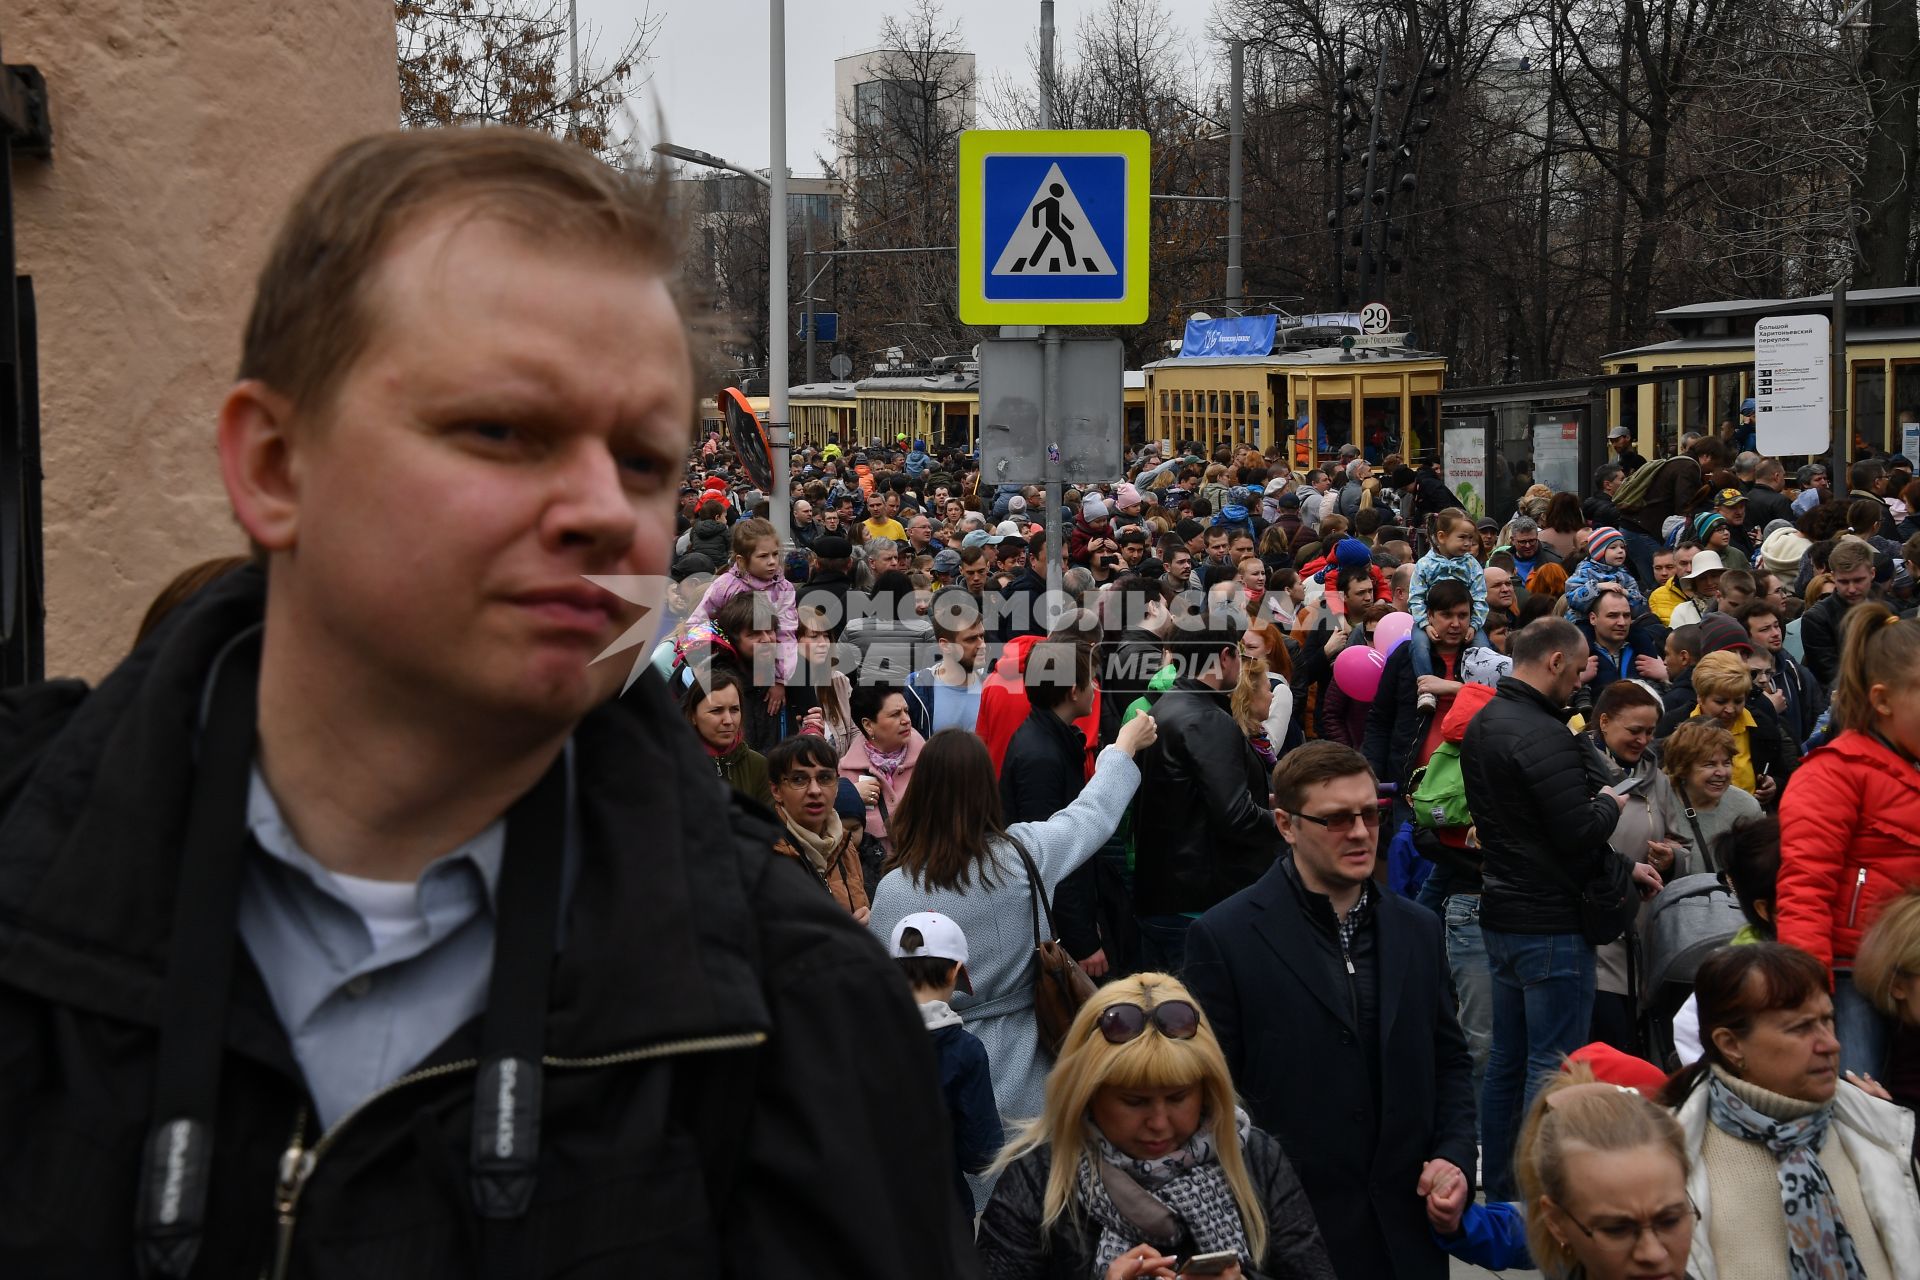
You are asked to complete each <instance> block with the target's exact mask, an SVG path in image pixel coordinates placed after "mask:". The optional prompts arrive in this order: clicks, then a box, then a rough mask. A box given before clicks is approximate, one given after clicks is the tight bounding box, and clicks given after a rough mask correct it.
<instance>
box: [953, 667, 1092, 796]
mask: <svg viewBox="0 0 1920 1280" xmlns="http://www.w3.org/2000/svg"><path fill="white" fill-rule="evenodd" d="M1045 638H1046V637H1045V636H1015V637H1014V638H1013V639H1011V640H1009V641H1007V643H1006V646H1005V647H1004V648H1003V649H1002V650H1001V651H1000V660H999V661H998V662H997V663H995V664H994V668H993V671H992V672H991V673H990V674H989V675H988V676H987V678H986V679H985V680H984V681H982V682H981V685H980V713H979V714H978V715H977V716H975V717H974V721H973V731H974V732H975V733H977V734H979V735H980V740H981V741H982V742H984V743H986V744H987V754H988V755H990V756H992V757H993V772H994V776H995V777H998V776H999V774H1000V763H1001V761H1003V760H1005V759H1006V758H1007V744H1008V743H1010V742H1012V741H1013V733H1014V730H1016V729H1018V728H1019V727H1020V726H1021V725H1022V724H1023V723H1025V721H1026V718H1027V711H1028V709H1029V708H1030V707H1031V705H1032V704H1031V703H1029V702H1028V701H1027V683H1026V680H1025V678H1024V676H1023V675H1022V673H1023V672H1024V671H1025V670H1026V666H1027V654H1028V653H1029V652H1030V651H1031V650H1032V649H1033V646H1035V645H1036V644H1039V643H1040V642H1041V641H1042V640H1044V639H1045ZM1093 708H1094V709H1093V714H1091V715H1089V716H1086V717H1084V718H1083V719H1080V720H1076V721H1074V724H1076V725H1078V726H1079V727H1080V731H1081V732H1082V733H1084V734H1086V735H1087V752H1088V756H1087V776H1088V777H1089V778H1091V777H1092V776H1093V756H1094V754H1095V753H1097V752H1098V751H1099V749H1100V699H1099V697H1098V696H1096V697H1095V698H1094V700H1093Z"/></svg>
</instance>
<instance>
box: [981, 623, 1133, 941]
mask: <svg viewBox="0 0 1920 1280" xmlns="http://www.w3.org/2000/svg"><path fill="white" fill-rule="evenodd" d="M1093 663H1094V654H1093V649H1092V647H1091V646H1090V645H1087V644H1085V643H1082V642H1080V640H1079V637H1078V635H1077V634H1076V633H1073V632H1068V633H1063V634H1058V635H1056V636H1055V637H1052V638H1049V639H1047V640H1043V641H1041V642H1040V643H1039V644H1037V645H1035V646H1033V648H1031V649H1029V650H1028V651H1027V665H1026V669H1025V671H1024V672H1023V673H1022V674H1023V675H1024V676H1025V683H1026V688H1027V718H1026V719H1025V720H1023V721H1022V722H1021V723H1020V727H1019V728H1018V729H1015V730H1014V731H1013V737H1012V739H1011V740H1010V741H1009V742H1008V743H1007V754H1006V758H1005V759H1004V760H1002V761H1001V762H1000V809H1001V816H1002V817H1003V818H1004V819H1005V821H1006V823H1007V825H1009V826H1011V825H1012V824H1014V823H1016V822H1045V821H1046V820H1047V819H1048V818H1051V817H1052V816H1053V815H1054V814H1056V813H1058V812H1060V811H1061V810H1062V809H1064V808H1066V807H1067V806H1068V805H1070V804H1072V803H1073V802H1074V800H1075V799H1076V798H1077V797H1078V796H1079V794H1080V791H1081V789H1082V788H1084V787H1085V786H1086V785H1087V735H1086V734H1084V733H1082V732H1081V731H1080V728H1079V726H1078V725H1076V724H1074V721H1075V720H1079V719H1081V718H1082V717H1084V716H1088V715H1091V714H1092V713H1093V700H1094V696H1095V685H1094V678H1093ZM1053 918H1054V923H1055V924H1056V925H1057V926H1058V927H1059V930H1060V942H1061V944H1062V945H1063V946H1065V947H1066V949H1067V952H1068V954H1070V955H1071V956H1073V958H1074V959H1076V960H1078V961H1079V962H1080V967H1081V968H1082V969H1084V970H1085V971H1086V974H1087V976H1088V977H1089V978H1100V977H1104V976H1106V972H1107V956H1106V953H1105V952H1104V950H1103V949H1102V947H1101V940H1100V926H1099V869H1098V866H1097V864H1095V863H1093V862H1088V863H1087V864H1086V865H1084V866H1082V867H1081V868H1080V869H1079V870H1077V871H1075V872H1073V873H1072V874H1071V875H1069V876H1067V878H1066V879H1064V880H1062V881H1061V882H1060V885H1059V887H1058V888H1057V889H1055V890H1054V897H1053Z"/></svg>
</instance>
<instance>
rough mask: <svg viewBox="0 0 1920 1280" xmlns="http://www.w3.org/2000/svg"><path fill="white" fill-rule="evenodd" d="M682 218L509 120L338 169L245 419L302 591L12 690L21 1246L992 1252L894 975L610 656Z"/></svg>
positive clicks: (672, 350) (236, 443)
mask: <svg viewBox="0 0 1920 1280" xmlns="http://www.w3.org/2000/svg"><path fill="white" fill-rule="evenodd" d="M556 226H558V227H564V228H565V229H566V231H567V234H565V235H563V236H551V235H547V234H545V233H546V232H547V231H548V230H550V229H551V228H554V227H556ZM664 227H665V224H664V222H663V221H662V220H661V217H660V215H659V213H658V212H657V211H656V206H655V205H653V204H652V203H651V202H650V200H649V198H648V197H646V196H645V195H644V194H643V193H642V191H641V190H640V189H639V188H636V187H635V186H633V185H632V184H630V183H628V182H626V181H624V180H621V179H619V178H617V177H616V176H615V175H613V174H611V173H609V172H608V171H607V170H605V169H604V168H603V167H602V166H601V165H600V164H599V162H598V161H596V160H594V159H593V158H592V157H591V156H590V155H588V154H587V153H585V152H582V151H579V150H578V149H576V148H572V147H568V146H565V145H564V144H562V143H560V142H558V141H556V140H553V139H551V138H548V137H545V136H544V135H539V134H534V133H528V132H524V131H516V130H485V131H457V130H447V131H420V132H412V133H407V134H392V135H385V136H380V137H375V138H371V139H367V140H365V141H363V142H360V143H357V144H354V145H352V146H350V147H348V148H346V149H345V150H343V151H342V152H340V153H339V154H337V155H336V156H335V157H334V158H333V159H332V160H331V161H329V162H328V164H327V166H326V167H325V168H324V169H323V170H322V172H321V174H320V176H319V177H318V178H317V179H316V180H315V182H314V183H313V184H312V186H310V187H309V189H308V190H307V191H306V192H305V194H304V195H302V196H301V197H300V199H299V202H298V203H297V204H296V206H295V208H294V210H293V212H292V214H291V215H290V217H289V218H288V220H287V223H286V225H285V226H284V227H283V228H282V230H281V232H280V234H279V236H278V239H277V241H276V243H275V245H274V248H273V249H272V251H271V255H270V257H269V260H268V262H267V265H266V266H265V268H264V270H263V273H262V276H261V283H260V288H259V293H258V296H257V299H256V302H255V305H254V311H253V316H252V320H251V322H250V324H249V326H248V330H247V335H246V339H245V342H244V346H243V353H242V358H241V374H242V379H241V381H239V382H238V383H237V384H236V385H235V386H234V388H233V389H232V390H231V391H230V392H229V393H228V395H227V398H226V400H225V402H224V403H223V405H222V407H221V410H220V415H219V427H218V437H217V439H218V451H219V458H220V462H221V467H222V474H223V478H224V480H225V483H226V487H227V493H228V497H229V500H230V502H231V504H232V507H233V510H234V514H235V516H236V518H237V520H238V523H239V524H240V525H241V526H242V528H244V529H245V531H246V533H247V535H248V537H249V538H250V539H251V540H252V541H253V543H254V545H255V547H256V548H257V550H258V553H259V556H260V558H261V559H262V560H263V561H264V562H265V566H266V567H265V570H264V572H263V571H262V569H260V568H255V567H250V568H248V569H245V570H242V571H240V572H238V573H234V574H232V575H230V576H229V577H227V578H226V579H224V580H222V581H219V582H216V583H215V584H214V585H212V586H210V587H207V588H205V589H203V590H202V591H201V592H199V593H198V594H197V595H196V596H194V597H193V598H192V599H191V600H190V601H189V602H188V603H186V604H185V605H183V606H181V607H180V608H179V609H178V610H176V611H175V612H174V614H173V615H172V616H171V617H169V618H168V619H167V620H166V621H165V622H163V623H162V624H161V625H160V626H159V627H158V628H157V630H155V631H154V632H153V633H152V634H151V635H149V636H148V637H147V638H146V639H145V640H144V641H143V642H142V643H141V644H140V645H139V647H138V648H137V649H136V650H135V651H134V653H133V654H132V655H131V656H130V657H129V658H128V659H127V660H126V661H125V662H123V663H122V664H121V666H120V667H119V668H118V669H117V670H116V671H114V673H113V674H112V675H111V676H110V677H108V679H107V680H106V681H105V682H104V683H103V684H102V685H101V686H100V688H99V689H98V690H96V691H95V692H93V693H92V694H90V695H86V696H85V698H84V700H81V699H80V697H79V694H80V691H79V690H77V689H76V690H73V691H72V692H71V695H70V696H67V697H64V698H62V699H59V700H56V701H50V700H49V699H48V697H47V696H46V694H45V693H44V692H41V693H39V694H34V693H29V694H26V695H16V696H14V697H11V698H10V699H9V700H8V701H7V702H6V703H5V704H3V705H0V761H5V762H6V763H5V765H4V766H0V768H4V769H6V770H7V771H8V772H6V773H5V774H4V775H0V921H4V924H0V1204H4V1205H5V1206H6V1207H5V1210H4V1211H0V1274H5V1275H8V1276H15V1275H18V1276H56V1275H64V1276H75V1277H79V1276H86V1277H107V1278H113V1277H132V1276H135V1275H148V1276H166V1277H179V1276H185V1275H188V1274H189V1273H191V1274H192V1275H195V1276H242V1275H244V1276H257V1275H271V1276H274V1277H283V1276H314V1277H328V1276H344V1275H375V1274H380V1275H407V1276H410V1277H423V1278H428V1280H437V1278H445V1280H453V1278H454V1277H461V1278H462V1280H464V1278H466V1277H474V1276H501V1277H509V1276H511V1277H523V1276H524V1277H544V1276H558V1275H567V1276H574V1277H588V1276H615V1275H620V1276H625V1275H632V1274H636V1273H638V1272H641V1271H645V1272H648V1273H660V1274H670V1275H680V1276H689V1277H691V1276H701V1277H706V1276H716V1275H721V1276H725V1275H731V1276H748V1275H753V1276H758V1275H769V1274H800V1275H808V1274H811V1275H826V1274H832V1275H847V1274H859V1275H865V1276H872V1277H881V1276H899V1275H905V1274H913V1275H922V1274H927V1273H929V1272H930V1271H931V1272H935V1273H938V1274H943V1275H952V1274H963V1273H965V1272H966V1271H968V1270H969V1264H968V1262H967V1258H968V1254H969V1252H970V1248H969V1245H968V1242H967V1239H966V1234H965V1227H964V1224H963V1222H962V1221H961V1219H960V1215H959V1214H958V1213H957V1212H956V1207H955V1206H954V1204H953V1203H952V1196H951V1193H950V1191H949V1190H948V1187H949V1185H950V1184H949V1182H948V1180H947V1170H948V1168H949V1167H950V1164H951V1159H952V1157H951V1155H950V1139H949V1135H948V1131H947V1129H948V1126H947V1122H946V1119H945V1117H944V1114H943V1109H942V1106H941V1102H940V1098H939V1095H938V1092H937V1089H936V1081H937V1078H938V1077H937V1069H936V1065H935V1062H934V1058H933V1055H932V1052H931V1049H930V1047H929V1044H928V1041H927V1039H926V1036H925V1033H924V1031H923V1030H922V1028H921V1026H920V1023H919V1019H918V1018H917V1017H916V1015H915V1012H914V1010H913V1007H912V1005H911V1004H910V1003H909V1002H908V999H907V995H906V992H905V990H904V988H903V986H902V985H901V983H900V982H899V979H898V976H897V974H895V973H893V972H891V971H890V969H891V966H890V965H889V963H888V962H887V960H886V958H885V956H884V954H883V952H882V951H881V950H880V949H879V947H878V946H876V944H875V943H874V940H873V939H872V938H871V936H869V935H868V934H867V933H866V932H865V931H864V930H862V929H860V928H859V927H857V926H856V925H855V924H854V923H853V922H852V920H851V919H850V918H849V917H848V916H847V914H846V912H845V911H844V910H841V909H840V908H839V907H838V906H837V904H835V903H834V902H833V901H832V899H830V898H829V897H828V896H827V895H826V894H824V893H822V892H821V891H820V890H819V888H818V887H817V885H814V884H811V883H809V877H808V876H807V874H806V873H805V872H804V871H803V870H802V869H801V868H800V867H799V866H798V865H797V864H795V863H794V861H793V860H792V859H790V858H786V857H782V856H780V855H778V854H777V853H775V852H774V849H773V846H774V843H775V841H776V839H777V837H778V835H779V829H778V827H777V826H776V825H775V824H774V823H773V821H772V819H771V815H769V814H767V813H765V812H764V811H761V810H758V809H757V808H753V807H750V806H748V805H747V804H745V803H743V802H742V801H740V800H738V799H737V798H734V797H732V796H730V794H729V791H728V789H727V788H726V787H725V786H724V785H722V784H721V783H720V781H719V780H718V779H717V778H716V777H715V775H714V773H713V766H712V764H711V763H710V762H709V761H708V760H707V759H706V758H705V757H704V755H703V753H702V752H701V750H700V748H699V746H698V744H697V742H696V741H695V739H694V738H693V737H692V735H691V734H690V732H689V731H688V729H687V727H686V725H685V724H684V722H683V721H682V720H681V717H680V715H679V713H678V711H677V710H676V708H675V707H674V706H673V705H672V703H671V702H670V701H669V698H668V694H667V691H666V688H665V686H664V684H663V683H662V682H661V680H660V679H659V678H658V677H657V676H655V675H654V674H652V673H651V672H646V673H645V674H644V675H643V678H642V679H641V680H640V681H639V682H638V683H637V684H635V685H634V687H633V688H632V690H631V691H630V692H629V693H628V694H627V696H625V697H624V698H616V697H615V695H617V694H618V693H619V691H620V689H621V685H622V681H623V679H624V678H625V676H626V674H627V667H628V662H626V661H621V662H609V663H599V664H596V663H595V662H594V658H595V656H596V655H597V654H599V653H600V652H602V651H603V650H604V649H606V648H607V647H608V645H609V644H610V643H611V642H612V641H614V640H615V639H616V638H618V637H619V636H620V635H621V634H622V632H623V630H624V629H625V628H626V627H627V626H628V625H629V624H631V623H633V622H635V621H636V620H637V618H638V616H639V613H640V611H639V610H638V609H637V608H634V607H631V606H629V605H628V604H626V602H625V601H624V600H622V599H619V598H617V597H615V596H613V595H611V594H608V593H606V592H603V591H601V590H600V589H598V588H597V587H594V586H592V585H591V584H590V583H588V582H587V581H585V580H584V578H583V575H587V574H592V575H595V576H618V577H625V578H628V579H629V580H631V579H633V578H636V577H637V578H639V579H641V581H642V582H643V583H644V582H645V581H646V580H647V579H651V578H655V577H657V576H658V575H661V574H662V573H663V572H664V570H665V569H666V562H667V557H668V555H669V550H670V547H671V533H670V530H671V528H672V522H673V502H674V493H675V488H676V482H677V479H678V475H679V469H680V462H681V455H682V453H683V452H684V450H685V448H686V443H687V442H686V424H687V423H688V422H689V421H691V415H692V413H693V410H694V398H693V385H694V383H693V374H692V366H691V361H690V358H689V351H688V346H687V341H686V338H685V336H684V322H683V318H682V317H681V315H680V314H679V312H678V310H677V308H676V306H675V304H674V303H673V301H672V295H671V294H670V292H669V290H668V285H667V281H668V280H669V279H670V278H671V276H672V273H673V271H674V268H675V264H676V262H677V254H676V253H675V251H674V249H673V247H672V245H671V243H670V237H668V236H667V235H666V234H665V230H664ZM316 335H321V337H316ZM53 721H57V722H58V732H57V734H53V735H51V736H50V732H49V730H50V722H53ZM23 747H24V749H23ZM870 1073H878V1074H870ZM855 1079H874V1080H884V1081H886V1082H887V1084H886V1087H885V1088H884V1089H875V1090H865V1091H862V1090H853V1091H849V1090H848V1088H847V1083H848V1081H850V1080H855Z"/></svg>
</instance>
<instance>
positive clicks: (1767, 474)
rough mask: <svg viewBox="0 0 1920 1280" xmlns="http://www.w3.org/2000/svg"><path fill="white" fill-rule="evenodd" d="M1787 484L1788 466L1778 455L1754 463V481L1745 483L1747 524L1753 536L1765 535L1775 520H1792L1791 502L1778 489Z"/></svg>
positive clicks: (1783, 487)
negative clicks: (1782, 464)
mask: <svg viewBox="0 0 1920 1280" xmlns="http://www.w3.org/2000/svg"><path fill="white" fill-rule="evenodd" d="M1786 487H1787V469H1786V468H1785V467H1783V466H1781V465H1780V459H1778V458H1762V459H1760V461H1759V462H1757V463H1755V464H1754V468H1753V483H1752V484H1749V485H1748V486H1747V527H1748V528H1750V529H1752V530H1754V536H1755V537H1764V536H1765V535H1766V531H1767V526H1768V525H1770V524H1772V523H1773V522H1774V521H1775V520H1786V521H1788V522H1791V521H1792V520H1793V503H1791V502H1789V501H1788V500H1787V495H1786V494H1785V493H1783V492H1781V490H1783V489H1785V488H1786Z"/></svg>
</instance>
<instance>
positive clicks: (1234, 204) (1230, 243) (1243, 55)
mask: <svg viewBox="0 0 1920 1280" xmlns="http://www.w3.org/2000/svg"><path fill="white" fill-rule="evenodd" d="M1227 47H1228V50H1229V55H1230V59H1231V63H1232V73H1231V75H1230V77H1229V79H1228V88H1227V92H1228V94H1229V95H1230V98H1229V101H1228V103H1227V111H1228V115H1227V310H1228V311H1231V312H1235V313H1238V312H1239V311H1240V309H1241V308H1240V291H1241V290H1240V282H1241V269H1240V218H1241V211H1242V201H1241V184H1242V183H1243V182H1244V181H1245V175H1244V172H1243V170H1242V167H1241V158H1240V152H1241V146H1242V136H1243V131H1244V127H1245V121H1246V105H1245V104H1244V103H1243V102H1242V101H1241V99H1242V98H1243V97H1244V96H1245V92H1246V67H1247V42H1246V41H1245V40H1243V39H1241V38H1240V37H1239V36H1234V37H1233V38H1232V39H1231V40H1229V41H1228V42H1227Z"/></svg>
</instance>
